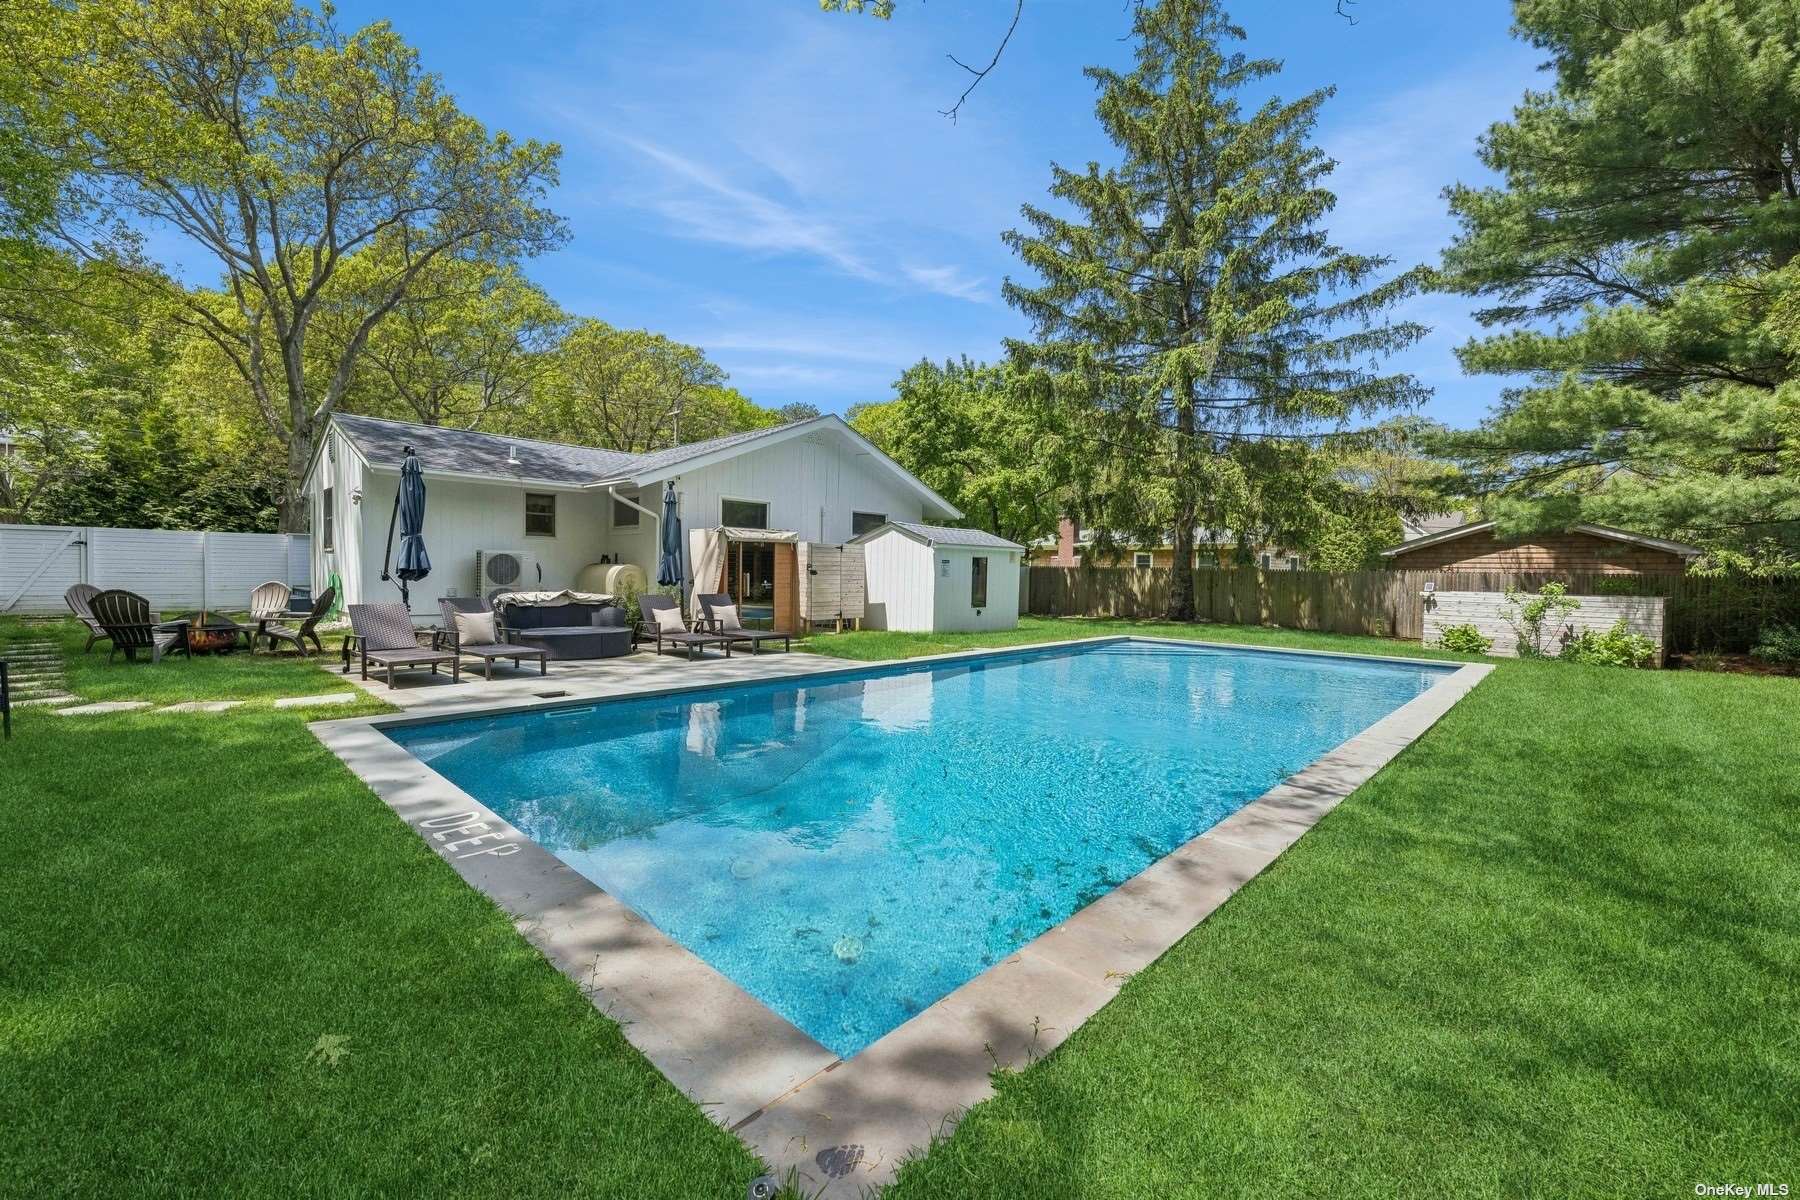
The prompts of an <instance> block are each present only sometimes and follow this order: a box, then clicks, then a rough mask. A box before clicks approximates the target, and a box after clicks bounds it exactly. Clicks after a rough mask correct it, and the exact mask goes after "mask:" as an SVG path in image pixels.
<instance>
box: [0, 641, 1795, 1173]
mask: <svg viewBox="0 0 1800 1200" xmlns="http://www.w3.org/2000/svg"><path fill="white" fill-rule="evenodd" d="M39 629H40V627H35V626H34V627H32V632H33V633H34V634H35V633H36V632H38V631H39ZM1120 631H1139V632H1145V633H1159V634H1161V633H1168V634H1175V635H1179V636H1198V637H1204V638H1207V639H1211V640H1232V641H1246V642H1257V643H1264V644H1280V645H1293V646H1311V647H1318V648H1325V649H1349V650H1355V649H1361V650H1369V651H1375V652H1380V653H1409V652H1416V651H1414V650H1412V649H1411V648H1409V647H1407V646H1405V645H1403V644H1399V643H1389V642H1380V641H1375V640H1373V639H1364V638H1339V637H1323V636H1315V635H1306V634H1296V633H1287V632H1281V631H1274V630H1259V629H1241V628H1228V627H1217V626H1201V627H1167V626H1157V625H1146V624H1135V623H1126V622H1085V621H1030V622H1027V623H1026V624H1025V626H1024V627H1023V628H1022V629H1021V631H1020V632H1019V633H1018V634H1017V635H1009V636H1007V637H1005V638H994V637H986V638H980V639H974V638H967V639H965V638H925V637H913V636H910V635H892V634H876V633H859V634H844V635H836V636H832V637H819V638H814V639H812V641H811V644H810V649H812V650H814V651H815V652H821V653H829V654H838V655H842V656H844V657H847V658H871V657H881V656H888V655H902V654H920V653H931V652H937V651H942V650H947V649H961V648H966V647H967V646H969V645H974V644H983V643H985V644H993V643H994V642H997V641H1002V640H1006V641H1031V640H1043V639H1047V638H1053V637H1067V636H1089V635H1092V634H1095V633H1111V632H1120ZM16 634H17V626H16V625H9V624H7V623H4V622H0V643H4V642H5V641H6V640H7V639H8V637H10V636H14V635H16ZM78 648H79V643H78V642H77V649H78ZM97 657H98V658H100V659H103V658H104V656H103V655H99V656H97ZM332 661H335V660H332ZM76 669H77V670H79V671H81V672H83V673H84V675H83V678H84V680H91V686H89V685H87V684H85V683H84V686H83V687H82V688H81V691H82V694H83V695H91V696H92V698H101V694H100V691H99V689H102V688H106V689H114V690H111V691H107V692H105V693H104V695H105V698H130V697H131V696H147V693H148V691H149V690H155V691H157V692H158V696H157V698H159V699H160V698H165V697H170V698H182V699H203V698H211V697H214V696H224V697H231V698H251V697H254V696H265V697H266V696H272V695H279V694H302V693H303V692H307V691H308V690H317V691H336V690H342V688H343V680H342V677H341V676H339V675H338V674H337V672H336V670H335V668H333V669H331V670H330V671H329V672H326V671H321V670H319V669H318V668H317V667H316V666H315V665H313V664H310V663H302V662H297V661H293V660H288V661H278V660H274V659H265V658H263V657H262V656H259V657H258V658H257V659H250V658H248V657H246V656H244V655H241V654H240V655H236V656H233V657H232V658H230V659H223V660H216V661H215V660H204V659H203V660H196V661H195V662H194V663H192V664H189V663H185V662H183V661H182V660H179V659H177V660H174V661H172V662H166V663H164V664H163V665H162V666H160V667H150V666H148V665H138V666H133V667H127V666H124V665H123V664H118V665H115V666H114V667H113V668H112V669H111V670H106V669H104V668H103V667H101V666H100V665H99V663H97V662H92V663H83V664H81V665H79V666H78V667H77V668H76ZM184 671H185V672H188V674H186V675H182V672H184ZM90 672H91V675H90V674H87V673H90ZM72 674H73V672H72ZM164 689H169V690H164ZM379 707H380V705H379V703H378V702H374V701H368V702H365V704H364V705H362V706H359V708H358V709H356V710H350V711H369V710H372V709H378V708H379ZM340 711H341V710H340ZM315 715H317V714H315ZM332 715H338V712H337V711H334V712H333V714H332ZM304 721H305V718H304V716H302V715H299V714H295V713H291V712H284V711H277V710H273V709H270V708H267V707H254V706H246V707H245V708H243V709H239V710H235V711H234V712H232V713H227V714H220V715H218V716H174V715H157V714H153V713H132V714H123V715H114V716H106V717H96V718H59V717H54V716H51V715H49V714H47V713H44V712H41V711H27V712H24V713H21V714H20V715H19V719H18V722H17V728H16V731H15V732H16V736H15V737H14V739H13V741H12V742H10V743H6V744H3V745H0V809H3V811H4V812H5V815H6V816H7V818H8V826H9V827H8V831H7V836H6V838H5V839H3V840H0V914H3V916H4V920H0V1128H4V1129H5V1131H6V1132H5V1135H4V1136H0V1179H4V1180H5V1181H6V1183H5V1186H4V1190H5V1191H7V1192H15V1193H17V1194H22V1195H24V1194H29V1195H37V1194H78V1193H79V1194H94V1193H107V1192H132V1193H137V1192H163V1193H196V1192H206V1193H231V1194H256V1195H277V1194H279V1195H292V1194H307V1195H311V1194H321V1193H324V1194H343V1195H351V1194H367V1193H371V1192H386V1193H409V1194H410V1193H420V1194H432V1193H445V1192H453V1193H457V1194H475V1195H509V1196H510V1195H529V1194H545V1195H549V1194H556V1195H568V1194H583V1195H596V1196H631V1197H641V1196H671V1197H673V1196H707V1197H713V1196H718V1197H725V1196H741V1195H742V1194H743V1190H744V1185H745V1183H746V1182H747V1181H748V1179H749V1178H750V1177H751V1176H752V1175H754V1174H755V1173H756V1171H757V1169H758V1168H757V1164H756V1162H755V1161H754V1159H753V1158H752V1157H751V1155H750V1154H749V1153H748V1152H747V1151H746V1150H745V1149H743V1148H742V1147H741V1146H740V1145H739V1144H738V1143H737V1142H736V1141H735V1140H734V1139H732V1138H731V1137H730V1136H728V1135H727V1134H725V1133H724V1132H722V1131H721V1130H719V1129H718V1128H716V1127H715V1126H713V1125H712V1124H711V1123H710V1122H708V1121H707V1120H706V1119H705V1117H704V1116H703V1114H702V1113H701V1112H700V1110H699V1109H698V1108H697V1107H695V1106H694V1105H692V1104H690V1103H689V1102H687V1101H686V1100H685V1099H684V1098H682V1097H681V1096H680V1095H679V1094H678V1093H677V1092H676V1091H675V1090H674V1089H673V1088H672V1087H671V1086H669V1085H668V1084H667V1083H666V1082H665V1081H663V1080H662V1079H661V1077H660V1076H659V1075H658V1074H657V1073H656V1072H655V1071H654V1070H653V1069H652V1068H650V1067H649V1066H648V1064H646V1063H645V1062H644V1061H643V1060H642V1059H641V1058H640V1057H639V1056H638V1055H637V1053H636V1052H635V1051H634V1050H632V1049H631V1047H630V1046H629V1045H628V1044H627V1043H626V1042H625V1040H624V1038H623V1036H622V1035H621V1033H620V1031H619V1029H618V1027H617V1026H615V1025H614V1024H613V1023H612V1022H610V1021H609V1020H607V1019H606V1018H604V1017H602V1016H600V1015H599V1014H598V1013H596V1012H595V1011H594V1010H593V1008H592V1006H591V1005H590V1004H589V1003H588V1001H587V999H586V998H585V997H584V996H583V995H582V994H581V992H580V990H579V989H578V988H577V987H576V986H575V985H574V984H573V983H571V982H569V981H568V980H566V979H565V978H564V977H563V976H562V975H560V974H559V973H558V972H556V971H555V970H554V969H553V968H551V967H550V966H549V965H548V964H547V963H545V962H544V961H543V960H542V959H541V958H540V957H539V956H538V955H537V954H536V952H535V951H533V950H532V949H531V948H530V947H529V946H528V945H527V944H526V943H525V942H524V941H523V940H522V939H521V938H520V937H519V936H518V935H517V934H516V932H515V931H514V930H513V929H512V926H511V924H510V923H509V922H508V921H507V919H506V918H505V917H504V916H503V915H502V914H500V913H499V912H497V911H496V910H495V909H494V908H493V907H492V906H491V905H490V904H489V903H488V902H487V901H486V900H485V899H484V898H483V897H481V896H480V895H478V894H477V893H475V892H473V891H471V890H470V889H469V888H467V887H466V886H464V885H463V884H462V883H461V881H460V880H459V879H458V878H457V877H456V875H455V874H454V872H453V871H451V869H450V868H449V867H448V866H447V865H446V864H444V863H442V862H441V861H440V860H438V859H437V857H436V856H435V855H433V854H432V853H431V851H430V850H429V849H427V848H426V847H425V846H424V845H423V844H422V843H421V842H420V841H419V839H418V838H417V837H416V836H415V835H414V834H413V833H411V832H410V831H409V830H408V829H406V827H405V826H403V825H402V824H401V823H400V822H399V821H398V819H396V818H395V817H394V816H393V815H392V814H391V813H390V812H389V810H388V809H387V808H386V806H385V805H383V804H382V803H381V802H380V801H379V800H378V799H376V798H375V797H374V796H373V795H372V794H371V793H369V792H368V791H367V790H366V789H365V788H364V787H363V786H362V785H361V784H360V783H359V782H358V781H356V780H355V779H354V778H353V777H352V776H350V775H349V774H348V772H346V771H345V770H344V769H343V768H342V767H341V766H340V765H339V764H338V763H337V761H336V760H335V759H334V758H333V757H332V756H331V755H330V754H329V753H327V752H326V751H325V750H324V749H323V748H322V747H320V746H319V745H318V743H317V742H316V741H315V740H314V739H313V737H312V736H311V734H310V733H308V732H307V730H306V727H305V724H304ZM1796 744H1800V684H1797V683H1796V681H1794V680H1789V679H1756V678H1745V677H1737V676H1724V675H1708V674H1697V673H1689V672H1661V673H1650V672H1626V671H1607V670H1604V669H1600V668H1578V667H1569V666H1564V665H1562V664H1555V663H1551V664H1519V663H1506V664H1502V665H1501V666H1500V668H1499V669H1498V670H1497V671H1496V672H1495V673H1494V674H1493V676H1492V677H1490V678H1489V679H1488V681H1487V682H1486V683H1484V684H1483V685H1482V686H1481V687H1480V688H1478V689H1477V690H1476V692H1475V693H1474V694H1473V695H1471V696H1470V697H1469V698H1468V699H1466V700H1464V701H1463V702H1462V704H1461V705H1459V706H1458V708H1457V709H1456V710H1455V711H1454V712H1452V713H1451V714H1450V715H1449V716H1448V717H1447V718H1445V720H1444V721H1443V722H1441V723H1440V724H1439V725H1438V727H1437V728H1435V729H1434V730H1433V731H1432V732H1431V733H1430V734H1428V735H1427V736H1426V737H1425V738H1424V739H1423V740H1421V741H1420V742H1419V743H1418V744H1417V745H1415V746H1414V747H1412V748H1411V749H1409V750H1408V751H1406V752H1405V753H1404V754H1403V755H1401V757H1400V758H1399V759H1398V760H1396V761H1395V762H1394V763H1393V764H1392V765H1390V766H1389V767H1388V768H1387V769H1386V770H1385V771H1383V772H1382V773H1381V774H1380V775H1379V776H1377V777H1376V778H1375V779H1374V780H1373V781H1372V782H1371V783H1370V784H1368V785H1367V786H1365V787H1364V788H1363V789H1362V790H1360V791H1359V792H1358V793H1357V794H1356V795H1355V796H1354V797H1352V798H1351V799H1350V800H1349V801H1347V802H1346V803H1345V804H1344V805H1342V806H1341V807H1340V808H1339V809H1338V810H1337V811H1336V812H1334V813H1333V814H1332V815H1331V816H1330V817H1328V818H1327V819H1326V820H1325V821H1324V822H1322V823H1321V824H1320V825H1319V827H1318V828H1316V829H1315V830H1313V831H1312V832H1311V833H1309V834H1308V835H1307V836H1306V837H1305V838H1304V839H1302V840H1301V841H1300V843H1299V844H1298V845H1296V846H1295V847H1294V849H1292V850H1291V851H1289V853H1288V854H1287V855H1285V856H1284V857H1283V858H1282V859H1281V860H1280V861H1279V862H1278V863H1276V864H1275V866H1274V867H1272V868H1271V869H1270V870H1269V871H1268V872H1267V873H1265V874H1264V875H1263V876H1262V877H1261V878H1259V879H1258V880H1256V881H1254V882H1253V883H1251V884H1250V885H1249V886H1248V887H1246V888H1245V889H1244V890H1243V891H1242V892H1241V893H1239V895H1238V896H1236V897H1235V898H1233V899H1232V900H1231V901H1230V902H1228V903H1227V904H1226V905H1225V906H1224V908H1222V909H1221V910H1220V911H1219V912H1218V913H1217V914H1215V915H1214V916H1213V917H1212V918H1211V919H1209V920H1208V921H1207V922H1206V923H1204V924H1203V925H1201V926H1200V927H1199V928H1198V929H1196V930H1195V931H1194V932H1193V933H1191V934H1189V935H1188V937H1187V938H1185V939H1184V940H1183V941H1182V942H1181V943H1180V944H1179V945H1178V946H1176V947H1175V948H1174V949H1173V950H1172V951H1170V953H1169V954H1167V955H1166V956H1164V958H1163V959H1162V960H1160V961H1159V962H1157V963H1156V964H1155V965H1153V966H1152V967H1150V968H1149V969H1147V970H1145V971H1143V972H1141V973H1140V974H1139V975H1138V976H1137V977H1136V978H1134V979H1132V980H1131V981H1130V982H1128V983H1127V984H1126V985H1125V986H1124V987H1123V989H1122V990H1121V993H1120V996H1119V999H1118V1000H1117V1001H1115V1002H1114V1003H1113V1004H1112V1005H1110V1006H1109V1007H1108V1008H1107V1009H1106V1010H1104V1011H1103V1012H1101V1013H1100V1014H1099V1015H1098V1016H1096V1017H1095V1018H1094V1019H1093V1020H1091V1021H1090V1022H1089V1023H1088V1024H1087V1025H1085V1026H1084V1027H1083V1028H1082V1029H1081V1030H1080V1031H1078V1032H1077V1033H1076V1034H1075V1035H1074V1036H1073V1037H1072V1038H1071V1039H1070V1040H1069V1041H1068V1042H1067V1043H1065V1044H1064V1045H1063V1046H1062V1047H1061V1048H1060V1049H1059V1050H1058V1051H1056V1052H1055V1053H1054V1054H1052V1055H1051V1056H1049V1057H1048V1058H1047V1059H1046V1060H1044V1061H1043V1062H1040V1063H1038V1064H1036V1065H1035V1066H1033V1067H1031V1068H1029V1069H1028V1070H1025V1071H1024V1072H1022V1073H1019V1074H1016V1075H1008V1076H1005V1077H1003V1078H1002V1079H1001V1080H1000V1085H999V1086H1000V1090H999V1095H998V1096H996V1097H995V1099H993V1100H992V1101H990V1102H988V1103H987V1104H984V1105H982V1106H980V1107H978V1108H977V1109H976V1110H975V1111H974V1112H973V1113H971V1114H970V1115H969V1117H968V1118H967V1119H966V1120H965V1121H964V1122H963V1123H962V1124H961V1126H960V1127H959V1128H958V1129H957V1130H956V1132H955V1133H954V1135H952V1136H951V1137H950V1138H949V1139H948V1140H946V1141H943V1142H941V1143H939V1144H938V1145H936V1146H935V1147H934V1148H932V1150H931V1151H930V1152H929V1153H927V1154H925V1155H923V1156H922V1157H920V1158H919V1159H917V1160H915V1161H914V1162H912V1163H910V1164H908V1165H907V1166H906V1167H905V1168H904V1169H903V1170H902V1173H901V1176H900V1179H899V1181H898V1183H897V1185H896V1187H895V1188H894V1189H893V1191H892V1193H891V1198H901V1200H912V1198H916V1197H926V1196H945V1197H951V1196H955V1197H962V1196H1005V1197H1009V1198H1011V1197H1039V1196H1052V1197H1057V1196H1068V1197H1077V1196H1079V1197H1114V1196H1116V1197H1127V1196H1129V1197H1141V1196H1151V1195H1189V1194H1205V1195H1225V1194H1236V1193H1255V1194H1277V1195H1321V1194H1326V1195H1382V1196H1388V1195H1394V1194H1407V1195H1413V1194H1417V1195H1478V1196H1495V1197H1501V1196H1517V1195H1541V1196H1557V1197H1561V1196H1568V1195H1583V1194H1593V1195H1631V1196H1639V1195H1649V1196H1661V1195H1668V1196H1676V1195H1681V1196H1691V1195H1693V1194H1694V1193H1693V1185H1694V1184H1695V1183H1696V1182H1702V1181H1705V1182H1755V1181H1759V1180H1765V1179H1768V1180H1775V1181H1783V1180H1786V1181H1790V1182H1793V1183H1795V1184H1800V1152H1797V1151H1796V1150H1795V1147H1796V1146H1800V1104H1797V1102H1796V1096H1800V1033H1797V1032H1796V1029H1797V1026H1796V1023H1795V1022H1796V1016H1795V1014H1796V1013H1797V1012H1800V982H1797V981H1800V903H1797V902H1796V899H1795V897H1796V896H1800V853H1796V851H1795V847H1796V845H1800V780H1797V777H1796V772H1795V770H1794V768H1793V765H1792V764H1793V761H1794V750H1793V747H1794V746H1795V745H1796ZM322 1035H334V1036H338V1037H343V1038H347V1039H348V1041H347V1042H346V1043H344V1049H345V1051H346V1053H345V1054H344V1055H343V1057H342V1059H341V1060H340V1061H339V1063H338V1064H337V1065H336V1066H330V1065H327V1064H325V1063H323V1062H320V1061H317V1060H309V1059H308V1053H309V1051H311V1050H312V1049H313V1048H314V1046H315V1045H316V1044H317V1043H318V1042H319V1039H320V1037H321V1036H322Z"/></svg>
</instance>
